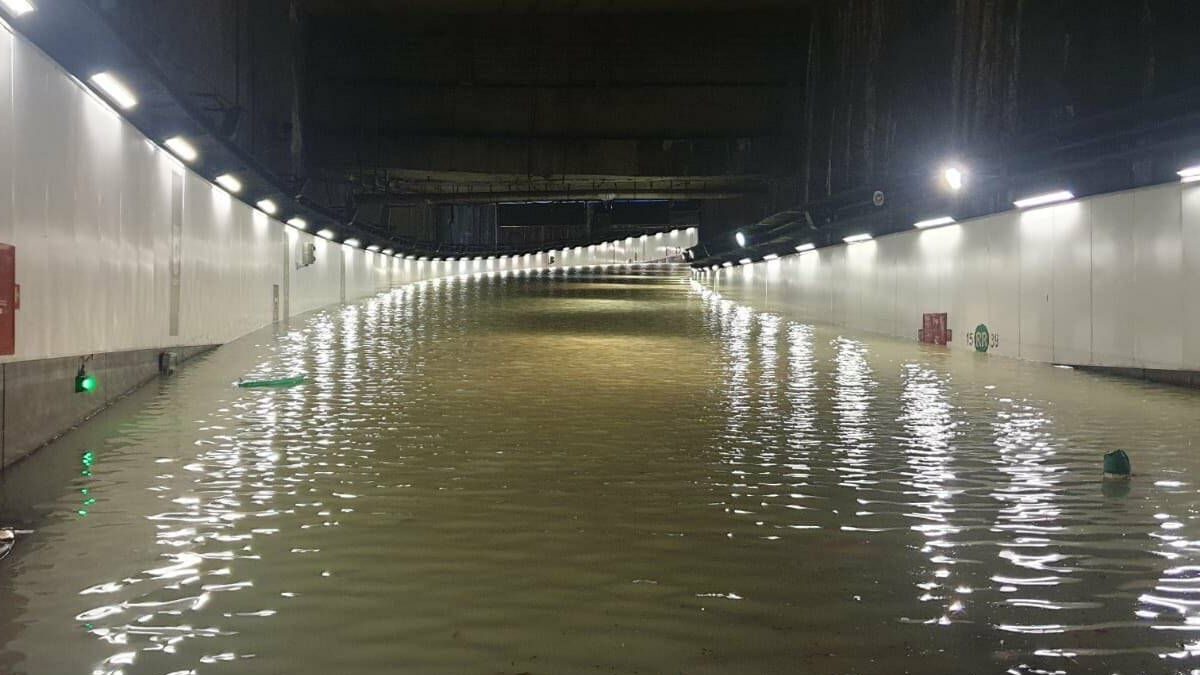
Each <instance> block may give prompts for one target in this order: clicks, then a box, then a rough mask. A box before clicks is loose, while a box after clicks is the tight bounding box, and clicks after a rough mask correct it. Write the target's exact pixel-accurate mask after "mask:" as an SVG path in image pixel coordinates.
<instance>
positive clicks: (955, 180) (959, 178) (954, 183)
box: [942, 166, 966, 192]
mask: <svg viewBox="0 0 1200 675" xmlns="http://www.w3.org/2000/svg"><path fill="white" fill-rule="evenodd" d="M965 177H966V174H964V173H963V170H962V169H960V168H958V167H957V166H948V167H946V168H945V169H943V170H942V180H944V181H946V185H947V186H949V188H950V189H951V190H954V191H955V192H958V191H959V190H961V189H962V186H963V179H964V178H965Z"/></svg>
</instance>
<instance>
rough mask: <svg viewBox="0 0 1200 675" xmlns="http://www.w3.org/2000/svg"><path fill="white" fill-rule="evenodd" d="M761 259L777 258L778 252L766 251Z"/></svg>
mask: <svg viewBox="0 0 1200 675" xmlns="http://www.w3.org/2000/svg"><path fill="white" fill-rule="evenodd" d="M763 260H779V254H778V253H768V254H766V255H764V256H763Z"/></svg>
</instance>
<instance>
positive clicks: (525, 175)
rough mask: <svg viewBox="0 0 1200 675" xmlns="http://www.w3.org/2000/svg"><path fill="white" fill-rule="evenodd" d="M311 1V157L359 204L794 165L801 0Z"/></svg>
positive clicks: (581, 195) (631, 185)
mask: <svg viewBox="0 0 1200 675" xmlns="http://www.w3.org/2000/svg"><path fill="white" fill-rule="evenodd" d="M303 7H304V9H305V10H306V11H307V12H309V20H308V21H307V22H306V24H305V29H304V30H305V38H306V39H305V42H306V52H305V60H304V77H303V81H304V85H305V89H306V97H305V101H306V107H305V109H304V111H303V117H302V119H303V120H304V124H305V128H304V138H305V148H306V157H305V164H306V166H307V167H308V169H309V171H310V174H311V176H312V177H314V178H318V179H320V180H325V181H330V182H333V183H337V182H341V181H345V182H347V183H349V184H350V185H352V186H353V189H354V192H355V193H356V196H357V200H358V201H359V202H360V203H369V202H371V201H373V200H382V201H386V202H388V203H391V204H403V203H412V202H436V203H488V202H497V201H509V200H545V199H603V198H612V197H617V198H622V197H641V198H644V197H662V198H676V199H712V198H730V197H735V196H740V195H744V194H747V193H759V192H764V191H766V190H767V189H768V185H769V183H770V181H771V180H772V178H774V177H780V176H785V175H788V174H792V173H794V172H795V163H796V159H797V157H798V156H799V137H798V124H797V121H798V119H799V115H798V114H797V111H798V110H799V107H800V103H801V98H802V95H803V77H802V75H803V73H804V67H803V64H804V58H805V40H804V36H805V35H806V33H805V30H804V26H805V25H806V24H805V15H804V14H803V13H802V11H801V10H799V9H798V6H797V4H796V3H794V2H765V1H763V2H752V3H729V2H726V3H718V2H708V3H700V4H696V3H683V2H669V1H665V0H659V1H658V2H650V3H644V2H599V1H597V2H586V1H583V2H498V1H497V2H465V1H461V2H450V3H442V2H424V3H403V4H402V5H401V4H399V3H380V2H364V3H350V4H349V5H347V4H346V3H335V2H322V1H315V0H314V1H310V2H306V3H305V4H304V5H303ZM447 7H448V8H449V9H447ZM734 7H738V8H739V9H737V11H733V9H732V8H734ZM685 8H686V9H687V11H679V10H681V9H685ZM531 10H536V11H531ZM633 10H636V11H633Z"/></svg>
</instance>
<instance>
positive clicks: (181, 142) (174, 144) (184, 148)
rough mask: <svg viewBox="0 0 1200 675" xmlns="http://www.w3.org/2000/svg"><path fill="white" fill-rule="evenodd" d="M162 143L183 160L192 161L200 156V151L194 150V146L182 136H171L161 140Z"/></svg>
mask: <svg viewBox="0 0 1200 675" xmlns="http://www.w3.org/2000/svg"><path fill="white" fill-rule="evenodd" d="M163 145H165V146H167V149H168V150H170V151H171V152H172V153H173V154H174V155H175V156H176V157H178V158H179V159H182V160H183V161H185V162H194V161H196V158H197V157H199V156H200V153H198V152H196V148H194V147H193V146H192V144H191V143H188V142H187V140H185V139H184V138H183V136H172V137H171V138H168V139H167V140H165V141H163Z"/></svg>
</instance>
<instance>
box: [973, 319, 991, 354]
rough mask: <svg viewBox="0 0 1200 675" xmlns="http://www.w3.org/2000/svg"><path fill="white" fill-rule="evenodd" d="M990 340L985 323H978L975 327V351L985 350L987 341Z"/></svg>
mask: <svg viewBox="0 0 1200 675" xmlns="http://www.w3.org/2000/svg"><path fill="white" fill-rule="evenodd" d="M990 341H991V335H989V334H988V329H987V325H985V324H982V323H981V324H979V325H978V326H976V327H975V351H977V352H986V351H987V350H988V343H989V342H990Z"/></svg>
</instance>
